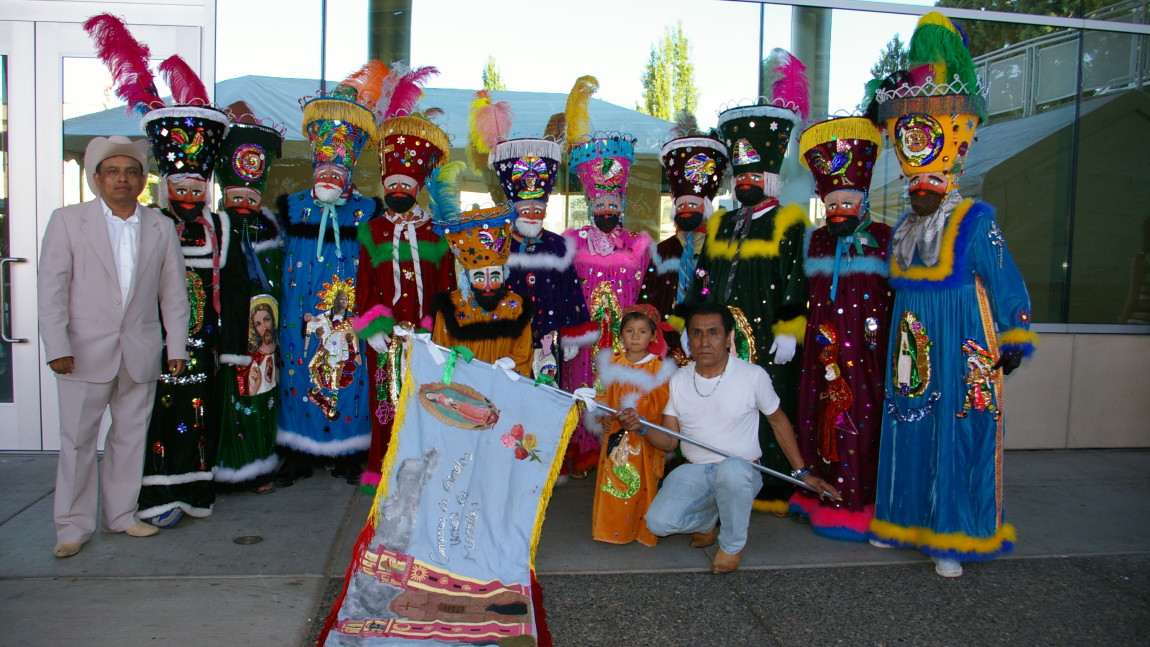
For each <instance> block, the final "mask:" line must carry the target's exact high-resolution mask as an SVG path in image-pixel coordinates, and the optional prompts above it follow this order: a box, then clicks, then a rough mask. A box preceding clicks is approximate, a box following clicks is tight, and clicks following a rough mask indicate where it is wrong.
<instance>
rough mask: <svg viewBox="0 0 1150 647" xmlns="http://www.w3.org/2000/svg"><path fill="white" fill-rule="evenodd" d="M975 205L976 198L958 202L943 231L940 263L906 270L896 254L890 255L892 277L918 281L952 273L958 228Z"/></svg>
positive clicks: (915, 266)
mask: <svg viewBox="0 0 1150 647" xmlns="http://www.w3.org/2000/svg"><path fill="white" fill-rule="evenodd" d="M972 206H974V200H973V199H970V198H967V199H966V200H963V201H962V202H960V203H958V207H956V208H955V210H954V213H953V214H951V216H950V219H949V220H948V221H947V223H946V228H945V229H943V232H942V243H941V245H942V246H941V248H940V250H939V256H938V265H935V266H934V267H926V266H923V265H912V266H910V267H909V268H907V269H906V271H905V272H904V271H903V269H902V268H901V267H899V264H898V261H897V260H895V257H894V254H891V255H890V277H891V278H892V279H904V278H905V279H913V280H916V281H920V280H927V281H941V280H943V279H945V278H946V277H948V276H950V275H951V272H953V271H954V241H955V239H957V238H958V228H959V226H960V225H962V220H963V218H965V217H966V212H967V211H970V208H971V207H972Z"/></svg>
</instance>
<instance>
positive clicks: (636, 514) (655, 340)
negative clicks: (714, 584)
mask: <svg viewBox="0 0 1150 647" xmlns="http://www.w3.org/2000/svg"><path fill="white" fill-rule="evenodd" d="M623 313H624V314H623V318H622V320H621V322H620V324H619V339H620V342H621V343H622V346H623V352H622V353H613V352H612V351H611V349H604V350H602V351H600V352H599V355H598V357H596V358H595V362H596V365H597V368H598V374H599V382H600V384H602V386H603V389H604V391H603V393H602V395H600V396H599V398H598V400H599V401H600V402H602V403H603V404H605V405H607V406H609V407H611V408H613V409H617V410H620V411H621V410H623V409H627V408H634V409H635V410H637V411H638V412H639V415H641V416H643V418H645V419H647V420H650V421H652V422H658V421H659V420H660V419H661V416H662V412H663V407H665V406H666V405H667V397H668V392H669V385H668V382H669V380H670V379H671V375H673V374H674V373H675V371H676V370H678V367H677V366H676V365H675V363H674V362H670V361H664V359H663V357H662V356H663V355H665V354H666V348H667V347H666V343H665V342H664V341H663V336H662V335H661V334H658V324H659V322H661V321H662V317H660V316H659V312H658V310H656V309H655V308H654V307H653V306H651V305H649V304H639V305H634V306H631V307H629V308H627V309H626V310H624V311H623ZM595 422H598V423H599V426H600V427H601V428H602V432H604V435H603V442H602V443H601V445H602V447H601V449H600V451H599V469H598V471H597V477H596V481H595V501H594V508H593V512H592V515H591V536H592V537H593V538H594V539H596V540H598V541H605V542H608V543H612V544H627V543H630V542H632V541H635V540H639V543H641V544H644V545H646V546H654V545H655V542H656V541H658V538H657V537H655V535H653V534H651V532H650V531H648V530H647V522H646V519H645V517H646V514H647V508H648V507H649V506H650V505H651V501H652V500H654V498H655V493H656V492H657V491H658V489H659V479H661V478H662V477H663V450H661V449H656V448H655V447H654V446H653V445H651V443H649V442H647V440H646V439H645V438H644V437H643V436H642V435H640V434H638V433H636V432H635V431H628V430H624V429H621V428H620V427H619V423H618V421H616V419H615V416H614V415H600V416H598V417H596V419H595ZM595 426H596V425H595V424H594V422H592V423H591V424H590V425H589V429H593V428H594V427H595Z"/></svg>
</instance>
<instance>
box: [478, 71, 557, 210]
mask: <svg viewBox="0 0 1150 647" xmlns="http://www.w3.org/2000/svg"><path fill="white" fill-rule="evenodd" d="M511 118H512V113H511V106H510V105H508V103H507V102H506V101H498V102H495V101H492V100H491V97H490V96H489V95H488V93H487V91H486V90H480V91H479V92H476V93H475V100H474V101H473V102H472V104H471V116H470V118H469V119H468V123H469V126H470V128H469V130H470V149H471V150H473V151H474V152H475V153H476V154H477V155H479V156H482V155H486V156H487V161H488V166H490V168H491V169H492V170H493V171H495V174H496V175H497V176H498V178H499V186H500V188H502V189H503V193H504V195H506V196H507V199H508V200H510V201H511V202H512V204H514V203H517V202H523V201H527V200H532V201H538V202H544V203H545V202H547V198H548V197H550V195H551V190H552V189H554V188H555V180H556V179H557V178H558V176H559V161H560V160H561V159H563V146H562V144H560V143H559V142H557V141H554V140H552V139H547V138H538V137H524V138H516V139H508V138H507V133H508V132H509V131H510V130H511Z"/></svg>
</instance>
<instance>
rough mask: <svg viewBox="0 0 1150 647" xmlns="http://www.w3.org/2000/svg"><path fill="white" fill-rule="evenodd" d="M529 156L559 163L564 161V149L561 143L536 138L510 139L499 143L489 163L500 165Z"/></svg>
mask: <svg viewBox="0 0 1150 647" xmlns="http://www.w3.org/2000/svg"><path fill="white" fill-rule="evenodd" d="M528 155H534V156H535V157H544V158H547V159H551V160H555V161H559V160H561V159H563V147H562V146H561V145H560V144H559V142H556V141H552V140H550V139H538V138H534V137H525V138H523V139H509V140H507V141H503V142H499V144H498V145H496V146H495V150H494V151H492V153H491V156H490V157H489V158H488V159H489V162H488V163H489V164H491V163H492V162H493V163H495V164H498V163H499V162H506V161H508V160H517V159H519V158H520V157H526V156H528Z"/></svg>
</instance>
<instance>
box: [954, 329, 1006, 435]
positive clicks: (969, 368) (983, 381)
mask: <svg viewBox="0 0 1150 647" xmlns="http://www.w3.org/2000/svg"><path fill="white" fill-rule="evenodd" d="M962 354H963V356H964V358H965V360H966V375H964V376H963V378H962V381H963V383H964V384H966V394H965V396H964V397H963V401H962V411H959V412H958V413H956V414H955V416H957V417H959V418H965V417H967V416H968V415H969V414H970V410H971V409H974V410H976V411H988V412H991V413H993V414H994V419H995V420H998V418H999V416H1000V415H1001V412H1000V411H999V409H998V403H997V401H996V400H997V398H996V396H995V388H994V387H995V382H997V381H998V371H995V370H994V362H995V359H994V355H993V354H992V353H991V352H990V351H988V350H986V349H985V348H983V347H982V346H981V345H980V344H979V343H978V342H976V341H974V340H973V339H967V340H966V341H965V342H963V344H962Z"/></svg>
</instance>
